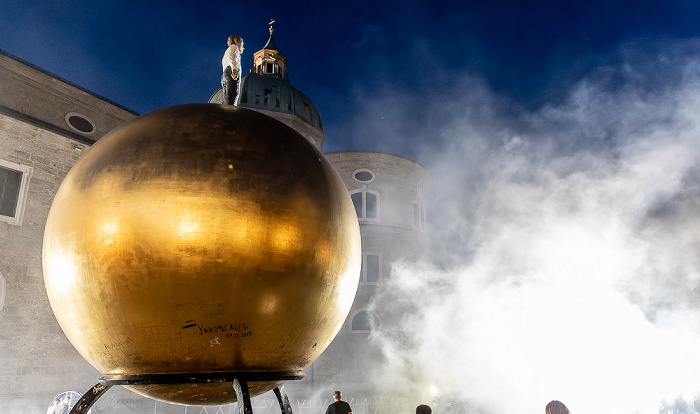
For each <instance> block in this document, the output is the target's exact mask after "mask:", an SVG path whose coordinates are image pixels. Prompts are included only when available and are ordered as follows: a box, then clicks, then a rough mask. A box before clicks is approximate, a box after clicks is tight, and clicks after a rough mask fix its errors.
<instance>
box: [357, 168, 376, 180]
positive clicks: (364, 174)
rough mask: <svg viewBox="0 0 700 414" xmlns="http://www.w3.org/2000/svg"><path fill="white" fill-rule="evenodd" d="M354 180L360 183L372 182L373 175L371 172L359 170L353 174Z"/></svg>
mask: <svg viewBox="0 0 700 414" xmlns="http://www.w3.org/2000/svg"><path fill="white" fill-rule="evenodd" d="M355 179H356V180H357V181H362V182H367V181H372V180H374V174H372V171H367V170H360V171H358V172H356V173H355Z"/></svg>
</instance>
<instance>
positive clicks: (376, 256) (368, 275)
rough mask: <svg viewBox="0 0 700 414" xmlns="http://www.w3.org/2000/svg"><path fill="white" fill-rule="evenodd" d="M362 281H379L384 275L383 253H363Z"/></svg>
mask: <svg viewBox="0 0 700 414" xmlns="http://www.w3.org/2000/svg"><path fill="white" fill-rule="evenodd" d="M360 272H361V273H360V281H361V282H367V283H377V282H379V279H381V278H382V277H381V275H382V255H381V253H378V252H377V253H375V252H372V253H364V254H363V255H362V267H361V270H360Z"/></svg>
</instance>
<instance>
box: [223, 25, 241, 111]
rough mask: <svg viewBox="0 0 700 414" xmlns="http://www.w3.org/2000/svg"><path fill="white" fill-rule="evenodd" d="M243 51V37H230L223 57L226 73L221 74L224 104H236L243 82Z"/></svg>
mask: <svg viewBox="0 0 700 414" xmlns="http://www.w3.org/2000/svg"><path fill="white" fill-rule="evenodd" d="M241 53H243V39H241V37H240V36H236V35H231V36H229V37H228V49H226V52H225V53H224V57H223V58H222V59H221V66H222V67H223V70H224V73H223V74H222V75H221V88H222V92H223V96H224V97H223V102H222V103H223V104H226V105H235V104H236V98H237V97H238V87H239V85H240V83H241Z"/></svg>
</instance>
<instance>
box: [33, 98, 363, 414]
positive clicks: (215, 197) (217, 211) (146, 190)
mask: <svg viewBox="0 0 700 414" xmlns="http://www.w3.org/2000/svg"><path fill="white" fill-rule="evenodd" d="M360 262H361V247H360V232H359V227H358V223H357V217H356V215H355V210H354V208H353V205H352V202H351V200H350V197H349V195H348V192H347V190H346V188H345V186H344V185H343V182H342V181H341V179H340V177H339V176H338V174H337V173H336V172H335V170H334V169H333V167H332V166H331V165H330V163H329V162H328V161H327V160H326V159H325V157H324V156H323V155H322V154H321V153H320V152H319V151H318V150H317V149H316V148H315V147H314V146H313V145H312V144H311V143H310V142H308V141H307V140H306V139H305V138H304V137H302V136H301V135H300V134H298V133H297V132H295V131H294V130H293V129H291V128H289V127H287V126H286V125H284V124H282V123H280V122H278V121H276V120H274V119H272V118H270V117H268V116H265V115H262V114H260V113H257V112H255V111H251V110H249V109H245V108H239V107H234V106H223V105H214V104H192V105H181V106H175V107H170V108H165V109H161V110H158V111H154V112H151V113H148V114H146V115H143V116H141V117H139V118H137V119H136V120H134V121H132V122H130V123H128V124H126V125H124V126H121V127H120V128H118V129H116V130H114V131H112V132H111V133H109V134H108V135H107V136H105V137H104V138H102V139H101V140H100V141H99V142H98V143H96V144H95V145H94V146H93V147H92V148H91V149H90V151H89V152H88V153H87V154H85V155H84V156H83V157H82V158H81V159H80V160H79V161H78V162H77V163H76V164H75V166H74V167H73V168H72V169H71V171H70V172H69V173H68V175H67V176H66V178H65V180H64V181H63V184H62V185H61V187H60V189H59V191H58V193H57V194H56V197H55V199H54V202H53V205H52V207H51V210H50V213H49V217H48V220H47V222H46V230H45V234H44V246H43V263H44V281H45V284H46V290H47V293H48V297H49V300H50V302H51V307H52V308H53V311H54V313H55V315H56V319H57V320H58V322H59V324H60V325H61V327H62V328H63V331H64V332H65V334H66V336H67V337H68V339H69V340H70V341H71V343H72V344H73V345H74V346H75V348H76V349H77V350H78V351H79V352H80V354H81V355H82V356H83V357H84V358H85V359H86V360H87V361H88V362H90V364H92V365H93V366H94V367H95V368H96V369H97V370H99V371H100V372H101V373H102V374H104V375H153V374H176V373H216V372H240V371H250V372H280V371H295V372H298V371H300V370H302V369H304V368H305V367H307V366H308V365H309V364H311V362H313V361H314V360H315V359H316V358H317V357H318V356H319V355H320V354H321V353H322V352H323V350H324V349H326V347H327V346H328V345H329V344H330V342H331V341H332V340H333V338H334V337H335V335H336V334H337V332H338V330H339V329H340V327H341V326H342V324H343V321H344V320H345V318H346V316H347V314H348V312H349V310H350V306H351V305H352V301H353V299H354V297H355V292H356V290H357V284H358V278H359V273H360ZM280 384H281V381H260V382H250V384H249V385H250V395H251V396H255V395H258V394H261V393H263V392H265V391H268V390H271V389H272V388H274V387H276V386H278V385H280ZM128 388H130V389H132V390H134V391H136V392H138V393H140V394H142V395H145V396H148V397H151V398H154V399H158V400H162V401H168V402H173V403H179V404H192V405H199V404H203V405H206V404H224V403H229V402H234V401H236V395H235V393H234V392H233V388H232V386H231V383H213V384H170V385H158V384H154V385H129V386H128Z"/></svg>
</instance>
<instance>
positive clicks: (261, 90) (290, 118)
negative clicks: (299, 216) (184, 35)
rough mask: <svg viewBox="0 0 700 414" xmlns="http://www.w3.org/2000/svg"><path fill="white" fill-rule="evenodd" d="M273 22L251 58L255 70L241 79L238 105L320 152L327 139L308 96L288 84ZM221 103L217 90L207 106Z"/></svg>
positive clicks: (316, 111)
mask: <svg viewBox="0 0 700 414" xmlns="http://www.w3.org/2000/svg"><path fill="white" fill-rule="evenodd" d="M273 22H274V20H273V21H272V22H270V39H269V40H268V41H267V44H265V46H264V47H263V48H262V49H260V50H259V51H257V52H255V54H254V55H253V59H254V64H255V67H254V68H253V69H251V70H250V73H249V74H247V75H246V76H245V77H244V78H243V79H241V86H240V89H239V91H240V92H239V94H238V106H240V107H243V108H250V109H253V110H255V111H258V112H262V113H264V114H265V115H268V116H271V117H273V118H275V119H276V120H278V121H281V122H283V123H285V124H287V125H288V126H290V127H292V128H294V130H296V131H297V132H298V133H300V134H301V135H303V136H304V137H305V138H306V139H308V140H309V141H311V142H312V143H313V144H314V145H315V146H316V147H317V148H318V149H319V150H320V149H322V148H323V141H324V140H325V139H326V134H325V133H324V132H323V124H322V123H321V115H320V114H319V112H318V109H316V105H314V103H313V102H312V101H311V99H309V97H308V96H306V95H304V94H303V93H302V92H301V91H299V90H298V89H296V88H294V87H293V86H292V85H290V84H289V76H288V74H287V58H286V57H285V56H284V55H283V54H282V53H281V52H280V51H279V49H277V45H276V44H275V41H274V40H273V39H272V32H273V31H274V30H273V29H272V23H273ZM222 102H223V94H222V91H221V89H219V90H218V91H216V92H215V93H214V95H212V97H211V98H210V99H209V103H218V104H220V103H222Z"/></svg>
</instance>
